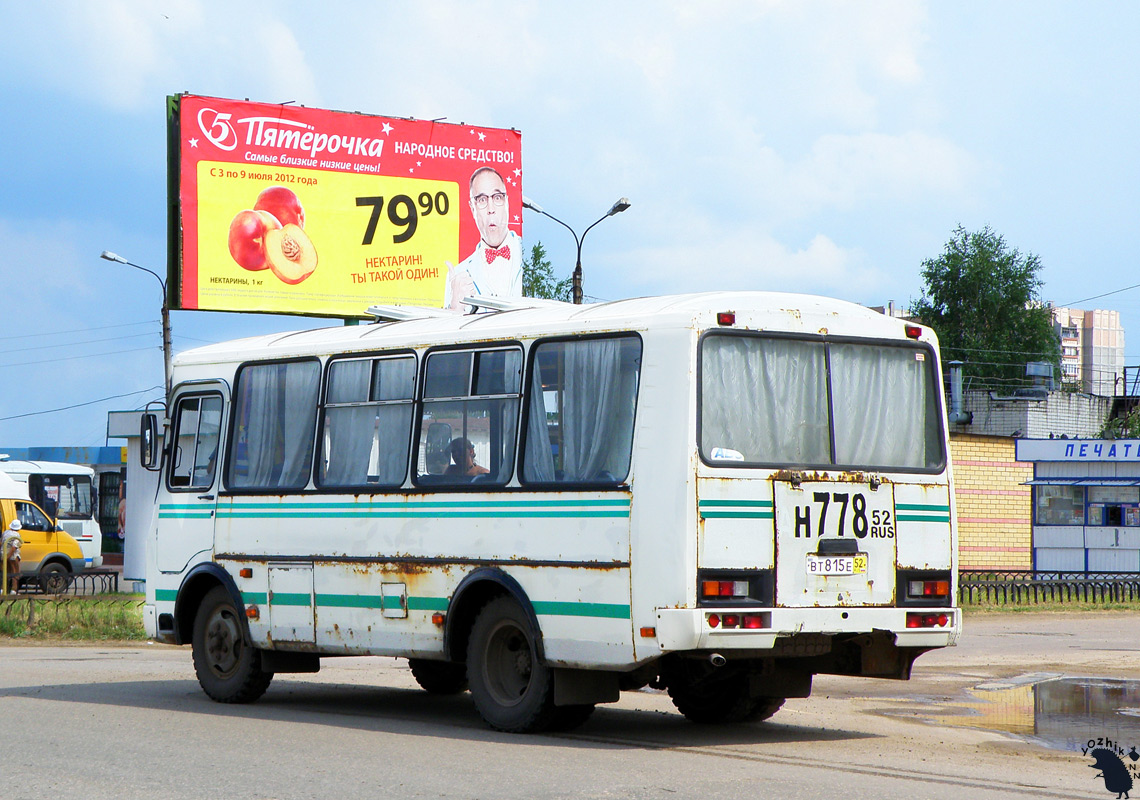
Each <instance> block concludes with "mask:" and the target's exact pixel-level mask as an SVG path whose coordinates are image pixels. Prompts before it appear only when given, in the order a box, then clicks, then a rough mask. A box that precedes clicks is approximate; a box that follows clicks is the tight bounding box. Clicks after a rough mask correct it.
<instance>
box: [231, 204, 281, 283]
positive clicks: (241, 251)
mask: <svg viewBox="0 0 1140 800" xmlns="http://www.w3.org/2000/svg"><path fill="white" fill-rule="evenodd" d="M280 229H281V223H280V222H278V221H277V218H276V217H275V216H273V215H272V214H270V213H269V212H268V211H252V210H250V209H248V208H247V209H245V210H244V211H239V212H238V213H237V216H236V217H234V219H233V222H231V223H230V236H229V245H230V255H231V256H233V257H234V261H236V262H237V263H238V264H239V265H241V266H242V267H245V268H246V269H249V270H258V269H265V268H266V267H268V266H269V264H268V263H267V262H266V260H265V237H266V234H267V233H269V232H270V231H275V230H280Z"/></svg>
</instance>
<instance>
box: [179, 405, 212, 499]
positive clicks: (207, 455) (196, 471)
mask: <svg viewBox="0 0 1140 800" xmlns="http://www.w3.org/2000/svg"><path fill="white" fill-rule="evenodd" d="M174 424H175V434H174V458H173V459H172V460H171V465H170V486H171V488H173V489H180V488H181V489H208V488H209V487H210V486H211V485H213V483H214V469H215V464H216V461H217V457H218V439H219V435H220V432H221V424H222V398H221V397H219V396H217V395H196V396H193V397H182V398H179V400H178V410H177V414H176V417H175V423H174Z"/></svg>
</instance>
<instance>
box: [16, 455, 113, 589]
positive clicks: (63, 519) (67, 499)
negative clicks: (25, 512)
mask: <svg viewBox="0 0 1140 800" xmlns="http://www.w3.org/2000/svg"><path fill="white" fill-rule="evenodd" d="M0 472H6V473H8V475H9V476H11V477H12V478H14V479H15V480H16V481H18V482H19V483H21V484H25V485H26V486H27V494H28V497H29V498H30V499H31V500H32V502H34V503H35V504H36V505H38V506H39V507H40V508H42V509H43V510H44V511H45V512H46V513H47V515H48V516H49V517H52V518H53V519H55V520H56V521H57V522H58V523H59V524H60V526H62V528H63V529H64V530H65V531H67V532H68V533H69V534H71V536H72V538H74V539H75V541H77V542H78V543H79V549H80V550H82V551H83V560H84V563H85V564H86V566H87V568H88V569H97V568H99V567H101V566H103V534H102V532H101V531H100V530H99V521H98V519H97V518H96V515H95V492H94V489H93V482H94V477H95V470H93V469H91V467H85V466H83V465H82V464H69V463H67V462H66V461H23V460H13V459H9V458H7V457H0Z"/></svg>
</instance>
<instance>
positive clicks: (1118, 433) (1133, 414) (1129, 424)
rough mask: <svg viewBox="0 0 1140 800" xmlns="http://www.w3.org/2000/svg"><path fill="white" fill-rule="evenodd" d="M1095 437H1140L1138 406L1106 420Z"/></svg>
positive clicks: (1139, 411)
mask: <svg viewBox="0 0 1140 800" xmlns="http://www.w3.org/2000/svg"><path fill="white" fill-rule="evenodd" d="M1097 438H1100V439H1140V408H1133V409H1132V410H1131V411H1129V412H1128V413H1126V414H1124V415H1123V416H1120V417H1113V418H1112V419H1110V420H1107V421H1106V422H1105V423H1104V426H1103V427H1102V428H1101V429H1100V433H1098V434H1097Z"/></svg>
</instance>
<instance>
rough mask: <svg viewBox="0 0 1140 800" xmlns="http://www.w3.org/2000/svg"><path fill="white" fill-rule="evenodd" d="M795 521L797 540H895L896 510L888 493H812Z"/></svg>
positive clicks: (797, 512)
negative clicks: (851, 537) (828, 538)
mask: <svg viewBox="0 0 1140 800" xmlns="http://www.w3.org/2000/svg"><path fill="white" fill-rule="evenodd" d="M791 521H792V522H794V526H795V538H797V539H813V538H815V539H819V538H824V537H840V538H845V537H847V536H853V537H854V538H856V539H866V538H867V537H868V536H869V537H871V538H872V539H893V538H895V520H894V509H893V503H892V502H891V496H890V494H889V493H888V492H869V493H865V492H846V491H845V492H837V491H830V492H828V491H823V492H812V494H811V502H808V503H799V504H797V505H796V506H795V514H794V517H793V520H791Z"/></svg>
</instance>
